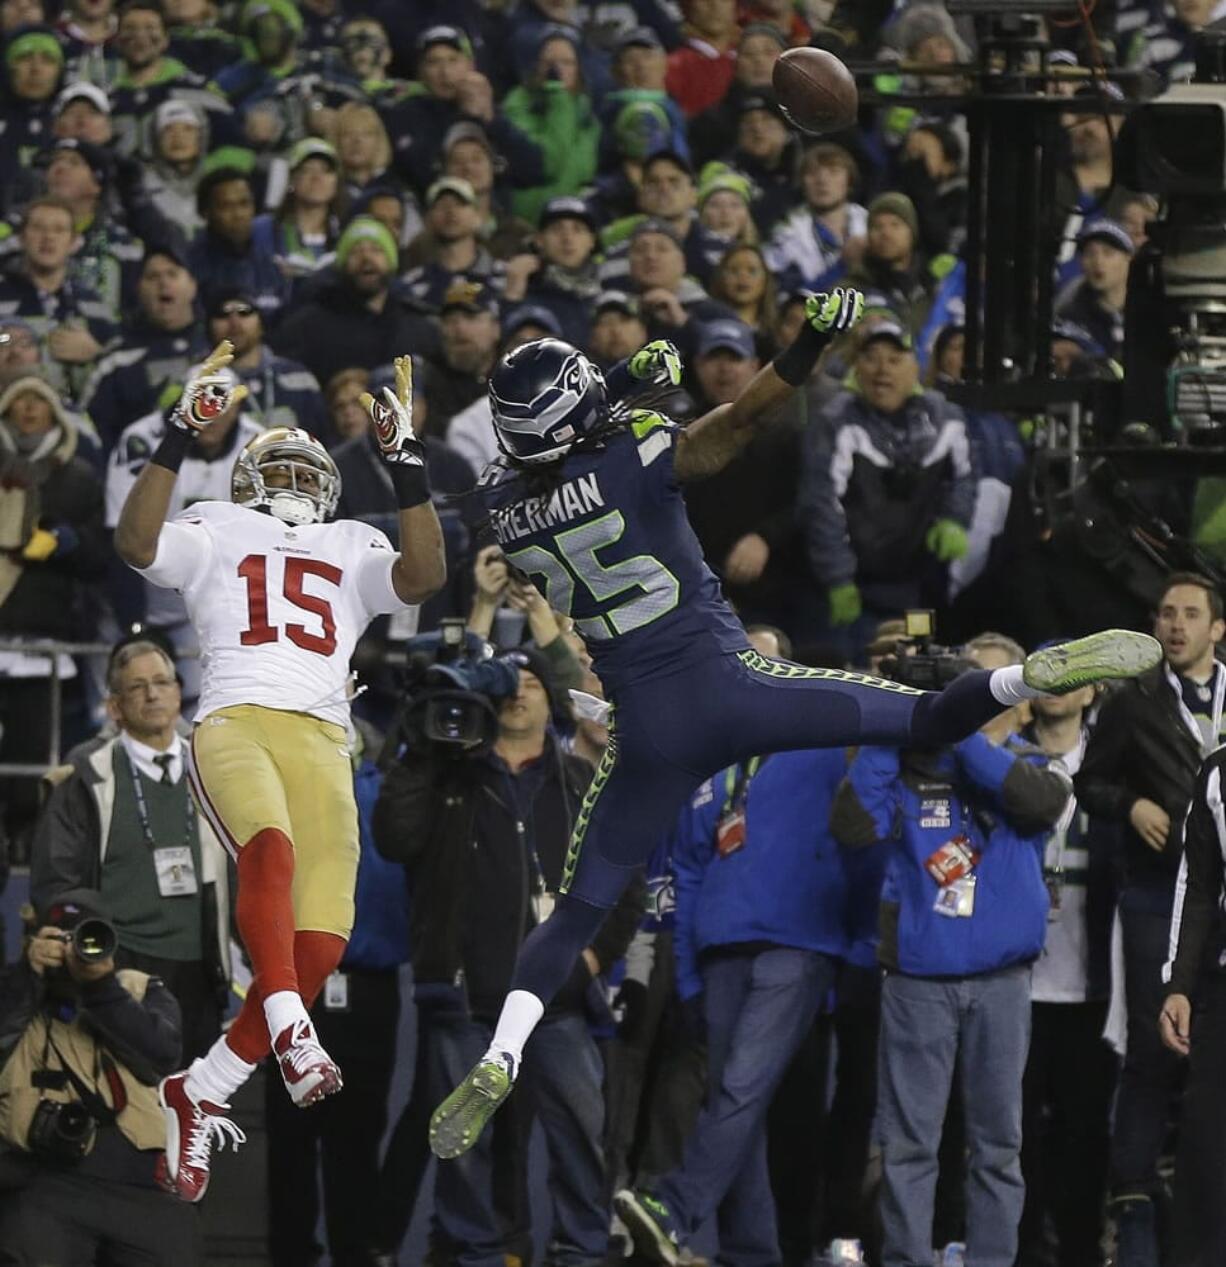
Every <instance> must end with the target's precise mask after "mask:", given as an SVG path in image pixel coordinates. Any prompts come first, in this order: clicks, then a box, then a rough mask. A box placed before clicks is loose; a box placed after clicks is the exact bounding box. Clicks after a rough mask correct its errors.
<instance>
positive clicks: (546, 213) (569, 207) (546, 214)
mask: <svg viewBox="0 0 1226 1267" xmlns="http://www.w3.org/2000/svg"><path fill="white" fill-rule="evenodd" d="M555 220H582V221H583V223H584V224H586V225H587V227H588V228H589V229H591V230H592V232H593V233H595V232H596V217H595V216H594V215H593V214H592V211H591V208H590V207H589V206H588V205H587V203H586V202H584V201H583V199H582V198H572V197H563V198H550V200H549V201H548V202H547V203H546V204H545V205H544V207H542V208H541V218H540V220H539V221H538V222H537V226H536V227H537V228H538V229H543V228H544V227H545V226H546V225H547V224H552V223H553V222H554V221H555Z"/></svg>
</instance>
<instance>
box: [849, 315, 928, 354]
mask: <svg viewBox="0 0 1226 1267" xmlns="http://www.w3.org/2000/svg"><path fill="white" fill-rule="evenodd" d="M878 339H888V340H889V341H890V342H891V343H893V344H894V345H895V347H899V348H902V350H903V351H904V352H911V351H914V348H915V345H914V343H913V342H912V340H911V331H910V330H908V329H907V327H906V326H904V325H903V324H902V322H901V321H898V320H897V319H896V318H895V317H894V316H893V315H890V316H887V317H882V318H881V319H880V320H878V321H874V322H872V323H871V324H869V325H866V326H864V327H863V329H862V330H861V333H860V340H859V342H858V343H857V344H856V351H857V352H863V351H864V349H865V348H866V347H868V345H869V344H870V343H875V342H876V341H877V340H878Z"/></svg>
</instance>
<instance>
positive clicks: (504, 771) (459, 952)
mask: <svg viewBox="0 0 1226 1267" xmlns="http://www.w3.org/2000/svg"><path fill="white" fill-rule="evenodd" d="M447 634H448V631H447V630H446V629H444V631H443V636H444V638H446V637H447ZM501 661H502V663H501V664H498V663H497V662H495V664H494V666H492V667H494V668H497V669H505V666H506V665H507V664H508V663H510V664H513V665H515V666H516V667H517V669H518V681H517V685H512V683H511V681H509V680H504V681H503V683H502V684H501V685H500V686H499V687H498V691H497V693H495V692H493V691H492V690H490V689H489V686H490V677H489V676H487V677H485V678H482V679H481V681H482V682H484V683H485V689H486V694H485V699H484V706H485V707H486V708H487V709H488V710H489V711H492V710H493V709H496V710H497V716H496V723H497V724H496V727H494V728H493V730H494V733H493V734H492V736H491V739H492V742H483V741H482V740H481V739H480V738H477V739H475V740H473V741H472V742H467V743H465V742H464V741H463V739H462V738H461V742H452V743H447V742H443V741H440V740H439V738H437V737H431V738H428V739H427V740H426V741H425V742H422V739H421V735H422V732H423V730H424V733H425V734H426V735H432V736H437V735H438V734H439V733H442V734H444V735H445V734H447V733H448V732H449V731H450V730H451V728H452V726H453V718H454V717H455V716H456V714H455V713H453V712H450V711H447V710H446V709H444V711H443V718H444V721H443V729H442V731H441V732H440V730H439V729H438V728H437V727H434V728H432V727H431V724H430V720H429V713H428V712H427V715H426V716H427V720H426V724H425V726H424V727H421V728H417V729H415V730H412V731H409V732H408V733H409V734H410V736H411V737H410V741H409V743H408V744H407V746H406V749H405V751H404V752H403V754H402V759H401V761H400V763H399V764H397V765H395V766H393V768H391V769H390V770H389V771H388V772H387V777H386V779H385V781H384V784H383V789H382V791H381V793H380V796H379V800H378V802H377V804H376V806H375V813H374V824H373V825H374V838H375V845H376V847H377V848H378V849H379V851H380V852H381V853H382V854H383V855H384V857H386V858H388V859H390V860H392V861H396V862H404V863H406V864H407V866H408V868H409V871H410V876H411V883H410V888H411V893H412V906H411V915H410V928H411V942H412V948H413V974H414V978H415V980H416V983H417V985H416V1002H417V1007H418V1023H419V1026H420V1034H421V1035H422V1037H421V1038H420V1039H419V1041H424V1042H425V1044H426V1076H427V1079H428V1082H429V1094H430V1099H431V1101H432V1102H433V1100H435V1099H436V1098H437V1097H439V1096H441V1095H442V1094H444V1093H445V1092H446V1091H447V1090H449V1089H450V1088H451V1087H452V1086H454V1085H455V1083H456V1082H457V1081H458V1079H459V1078H460V1077H461V1076H462V1075H463V1073H464V1071H465V1070H466V1069H467V1068H468V1067H469V1066H470V1065H471V1064H472V1062H473V1061H474V1060H476V1059H477V1058H478V1057H479V1056H480V1055H481V1053H482V1052H483V1051H485V1049H486V1047H487V1046H488V1045H489V1041H490V1038H491V1036H492V1034H493V1022H494V1019H495V1017H496V1016H497V1013H498V1008H499V1006H500V1004H501V1002H502V998H503V995H504V994H505V992H506V990H507V989H508V988H509V985H510V976H511V968H512V965H513V963H514V961H515V955H516V952H517V951H518V949H519V947H520V944H521V943H522V942H523V940H524V938H525V937H526V936H527V934H528V933H529V932H530V931H531V930H532V929H533V928H534V927H535V926H536V925H537V924H538V923H539V922H540V921H541V920H543V919H545V918H546V916H547V915H548V913H549V911H550V909H551V907H552V905H553V902H554V895H555V894H556V892H557V890H558V886H559V884H560V882H561V879H562V876H563V873H564V870H565V866H566V857H567V850H568V844H569V841H570V837H571V832H572V830H573V829H574V827H575V825H576V822H577V821H578V819H579V816H580V807H581V804H582V801H583V797H584V792H585V789H586V787H587V784H588V781H589V779H590V778H591V774H592V772H591V768H590V766H589V765H588V764H587V762H585V761H583V760H582V759H580V758H578V757H574V756H571V755H569V754H565V753H564V752H563V751H562V749H561V747H560V745H559V742H558V740H557V738H556V736H555V735H554V734H553V733H552V731H551V728H550V712H551V688H552V684H553V683H552V674H551V671H550V669H549V666H548V662H547V661H546V659H545V657H544V656H543V655H542V654H541V653H540V652H538V651H535V650H527V651H525V650H520V651H514V652H511V653H509V654H508V655H506V656H503V657H501ZM487 664H488V662H487ZM452 666H455V667H452ZM452 666H447V667H448V671H449V672H450V673H451V674H453V675H454V677H456V678H458V679H460V680H465V681H468V682H475V681H476V679H475V676H474V674H473V673H472V670H471V669H468V668H465V667H464V662H462V661H461V662H459V665H458V666H456V663H455V662H454V661H453V662H452ZM440 667H443V666H441V665H440ZM477 667H479V668H481V669H485V668H486V667H487V665H480V666H477ZM427 680H428V679H427ZM452 694H453V696H454V692H453V693H452ZM491 696H492V698H491ZM423 699H424V700H425V703H426V704H427V705H428V704H429V702H430V701H429V699H428V698H426V695H425V693H423ZM554 711H555V712H561V713H565V707H564V706H563V707H562V708H561V709H555V710H554ZM406 730H407V727H406ZM455 733H456V734H457V736H462V732H461V731H459V730H456V731H455ZM641 912H642V887H641V885H639V886H631V889H630V890H629V891H628V892H627V894H626V895H624V896H623V898H622V901H621V903H620V905H619V906H618V908H617V909H616V910H615V911H614V912H613V913H612V914H611V916H610V918H609V920H608V922H607V923H606V924H605V926H604V928H603V929H602V931H601V932H600V934H599V935H598V936H597V937H596V939H595V941H594V942H593V944H592V945H591V946H589V947H587V948H586V949H585V950H584V951H583V954H582V955H581V956H580V957H579V959H577V960H576V962H575V965H574V970H573V972H572V975H571V980H570V984H569V986H568V987H567V988H564V989H563V990H562V992H561V993H560V994H559V995H558V997H557V999H556V1000H555V1001H554V1003H553V1004H552V1005H551V1006H550V1008H549V1010H548V1012H547V1013H546V1018H545V1021H544V1023H543V1024H542V1025H541V1026H540V1028H539V1029H538V1030H537V1033H536V1034H535V1035H534V1037H533V1040H532V1046H531V1049H530V1050H531V1057H532V1058H531V1059H530V1060H528V1061H526V1062H525V1065H524V1077H525V1078H526V1079H527V1080H528V1082H527V1087H526V1089H527V1090H528V1091H529V1096H530V1102H531V1106H532V1108H533V1109H534V1111H535V1112H536V1114H537V1115H538V1116H539V1117H540V1119H541V1124H542V1126H543V1127H544V1130H545V1139H546V1144H547V1147H548V1150H549V1156H550V1170H551V1176H552V1184H551V1195H552V1201H553V1228H552V1233H551V1236H550V1238H549V1239H550V1244H551V1246H552V1252H553V1253H554V1254H555V1255H556V1256H557V1261H564V1262H567V1263H571V1264H575V1265H578V1264H584V1263H593V1264H594V1263H597V1262H599V1261H600V1260H601V1259H603V1257H604V1255H605V1252H606V1249H607V1243H608V1228H609V1207H608V1198H607V1193H606V1186H605V1175H604V1167H603V1164H602V1142H601V1141H602V1132H603V1128H604V1106H603V1098H602V1093H601V1082H602V1076H603V1071H602V1068H601V1062H600V1057H599V1054H598V1052H597V1049H596V1045H595V1043H594V1042H593V1040H592V1037H591V1035H590V1033H589V1031H588V1018H587V1012H588V1009H589V1008H593V1009H594V1008H596V1006H597V999H596V998H594V997H593V996H598V995H599V993H600V992H599V990H598V989H597V988H596V984H595V980H594V979H595V977H596V975H597V974H599V973H601V972H603V971H604V970H606V969H607V968H608V967H609V966H610V965H611V964H612V963H613V962H614V961H615V960H616V959H617V958H619V957H620V956H621V955H622V954H624V953H625V950H626V947H627V946H628V944H629V942H630V940H631V938H632V936H633V935H634V931H635V928H636V927H637V925H638V921H639V917H640V915H641ZM492 1138H493V1137H492V1136H491V1135H486V1136H485V1137H483V1139H482V1140H481V1141H480V1142H479V1143H478V1144H477V1145H476V1147H475V1148H474V1149H473V1150H472V1151H471V1152H470V1153H468V1154H466V1156H465V1157H464V1158H462V1159H461V1160H459V1161H454V1162H449V1163H447V1164H446V1165H442V1166H440V1167H439V1168H438V1173H437V1177H436V1180H435V1205H434V1210H435V1214H434V1219H435V1227H434V1239H435V1241H436V1242H438V1241H439V1240H441V1241H443V1242H445V1248H446V1251H447V1252H448V1253H449V1254H451V1255H452V1256H453V1257H454V1260H455V1261H456V1262H458V1263H461V1264H463V1265H464V1267H502V1264H503V1257H504V1253H505V1252H507V1231H506V1228H505V1220H502V1221H500V1219H499V1213H498V1211H497V1210H496V1207H495V1192H494V1188H495V1175H494V1156H493V1145H492V1143H491V1140H492ZM524 1149H526V1136H525V1137H524V1138H523V1139H522V1140H521V1141H519V1142H518V1143H517V1150H518V1155H517V1156H516V1157H515V1158H514V1162H513V1164H514V1168H515V1170H517V1171H519V1172H520V1173H521V1174H522V1172H523V1170H524V1163H525V1161H526V1157H525V1155H524V1152H523V1150H524ZM518 1182H519V1180H518V1178H515V1179H513V1180H512V1183H513V1185H516V1184H518ZM515 1218H516V1215H515V1213H514V1212H513V1213H512V1216H511V1221H512V1222H514V1221H515ZM516 1248H517V1250H518V1246H517V1247H516Z"/></svg>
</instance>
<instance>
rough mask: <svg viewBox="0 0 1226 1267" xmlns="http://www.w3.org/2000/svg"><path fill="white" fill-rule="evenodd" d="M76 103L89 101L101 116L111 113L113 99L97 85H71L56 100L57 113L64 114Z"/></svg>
mask: <svg viewBox="0 0 1226 1267" xmlns="http://www.w3.org/2000/svg"><path fill="white" fill-rule="evenodd" d="M74 101H88V102H89V104H90V105H91V106H93V107H94V109H95V110H97V111H98V113H99V114H105V115H109V114H110V113H111V99H110V97H108V96H107V95H106V93H105V92H104V91H103V89H101V88H99V87H98V85H97V84H87V83H83V82H82V83H75V84H69V85H68V87H67V88H65V89H64V91H63V92H62V93H60V95H59V96H58V97H57V98H56V99H55V113H56V114H60V113H62V112H63V111H64V110H65V109H66V108H67V107H68V106H70V105H72V103H73V102H74Z"/></svg>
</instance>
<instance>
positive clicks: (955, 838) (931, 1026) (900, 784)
mask: <svg viewBox="0 0 1226 1267" xmlns="http://www.w3.org/2000/svg"><path fill="white" fill-rule="evenodd" d="M966 651H967V654H968V655H969V657H970V658H971V660H972V661H973V662H974V663H975V664H976V665H977V666H979V667H980V668H998V667H1003V666H1004V665H1007V664H1017V663H1020V662H1021V661H1022V659H1023V652H1022V649H1021V648H1020V647H1019V646H1017V645H1016V644H1015V643H1013V642H1012V641H1011V640H1009V639H1007V638H1004V637H1002V636H1000V635H999V634H982V635H980V636H979V637H978V638H976V639H973V640H972V641H971V642H970V643H969V644H968V645H967V648H966ZM904 663H905V662H904ZM1019 725H1020V718H1019V717H1018V716H1017V710H1016V709H1014V710H1010V711H1009V712H1006V713H1002V714H1001V715H1000V716H999V717H997V718H994V719H993V720H992V721H991V722H989V723H988V725H986V726H985V727H984V728H983V729H982V730H981V731H980V732H979V733H978V734H975V735H972V736H971V737H970V738H969V739H965V740H963V741H962V742H961V743H960V744H957V745H956V746H954V747H952V748H941V749H938V750H936V751H931V750H929V751H921V750H916V749H912V750H904V751H901V752H900V751H899V750H897V749H894V748H874V747H865V748H861V749H860V751H859V753H858V755H857V756H856V758H855V760H854V761H853V762H852V766H851V770H850V771H849V773H848V776H847V779H846V780H845V781H844V783H843V785H842V786H841V788H840V789H839V793H838V795H837V797H836V798H835V804H834V810H833V813H832V816H831V830H832V831H833V833H834V836H835V838H836V839H837V840H839V841H840V842H841V843H843V844H845V845H852V846H864V845H871V844H875V843H876V842H878V841H882V840H890V841H893V842H894V849H893V852H892V856H891V858H890V861H889V863H888V866H887V870H886V878H885V884H884V887H883V889H882V900H881V913H880V917H881V943H880V946H879V949H878V957H879V959H880V961H881V963H882V964H883V965H884V966H885V969H886V978H885V982H884V984H883V986H882V998H881V1039H880V1065H879V1069H880V1073H879V1077H880V1088H879V1093H878V1095H879V1098H878V1130H879V1135H880V1141H881V1147H882V1196H881V1217H882V1225H883V1230H884V1254H883V1261H884V1262H887V1263H898V1264H903V1263H907V1264H917V1263H928V1262H931V1261H932V1246H931V1241H932V1223H933V1199H934V1195H935V1189H936V1180H937V1171H938V1162H937V1149H938V1146H939V1144H940V1141H941V1127H942V1123H943V1122H944V1120H945V1113H946V1108H947V1104H948V1100H949V1095H950V1085H951V1081H952V1079H953V1076H954V1067H955V1065H957V1068H958V1070H959V1073H960V1077H961V1081H962V1092H963V1104H964V1113H965V1130H966V1140H967V1152H968V1156H967V1187H966V1201H967V1238H966V1239H967V1249H966V1258H967V1261H968V1262H975V1263H984V1264H987V1263H992V1264H1002V1265H1003V1264H1011V1263H1012V1262H1013V1261H1014V1256H1015V1255H1016V1253H1017V1230H1018V1222H1019V1220H1020V1218H1021V1214H1022V1199H1023V1187H1022V1175H1021V1165H1020V1161H1019V1154H1020V1150H1021V1136H1022V1129H1021V1128H1022V1074H1023V1070H1024V1068H1025V1064H1026V1051H1027V1046H1028V1043H1029V1038H1030V965H1031V964H1032V963H1033V962H1034V960H1035V959H1036V958H1037V957H1038V955H1039V953H1040V952H1041V951H1042V949H1043V942H1044V938H1045V936H1046V933H1047V909H1048V895H1047V889H1046V888H1045V886H1044V883H1043V848H1044V843H1045V839H1046V834H1047V832H1048V831H1050V830H1051V828H1052V827H1053V826H1054V825H1055V824H1056V823H1057V822H1058V821H1059V819H1060V816H1061V814H1062V813H1063V811H1064V808H1065V805H1066V803H1067V802H1068V798H1069V793H1070V790H1071V786H1070V782H1069V779H1068V777H1067V775H1065V774H1064V773H1062V772H1059V771H1057V770H1055V769H1048V768H1046V761H1045V758H1044V757H1043V754H1042V753H1041V752H1039V751H1038V750H1037V749H1034V748H1030V747H1029V746H1026V745H1023V744H1022V743H1021V741H1020V740H1018V739H1017V737H1016V735H1015V733H1014V732H1015V731H1016V730H1017V729H1018V728H1019Z"/></svg>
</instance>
